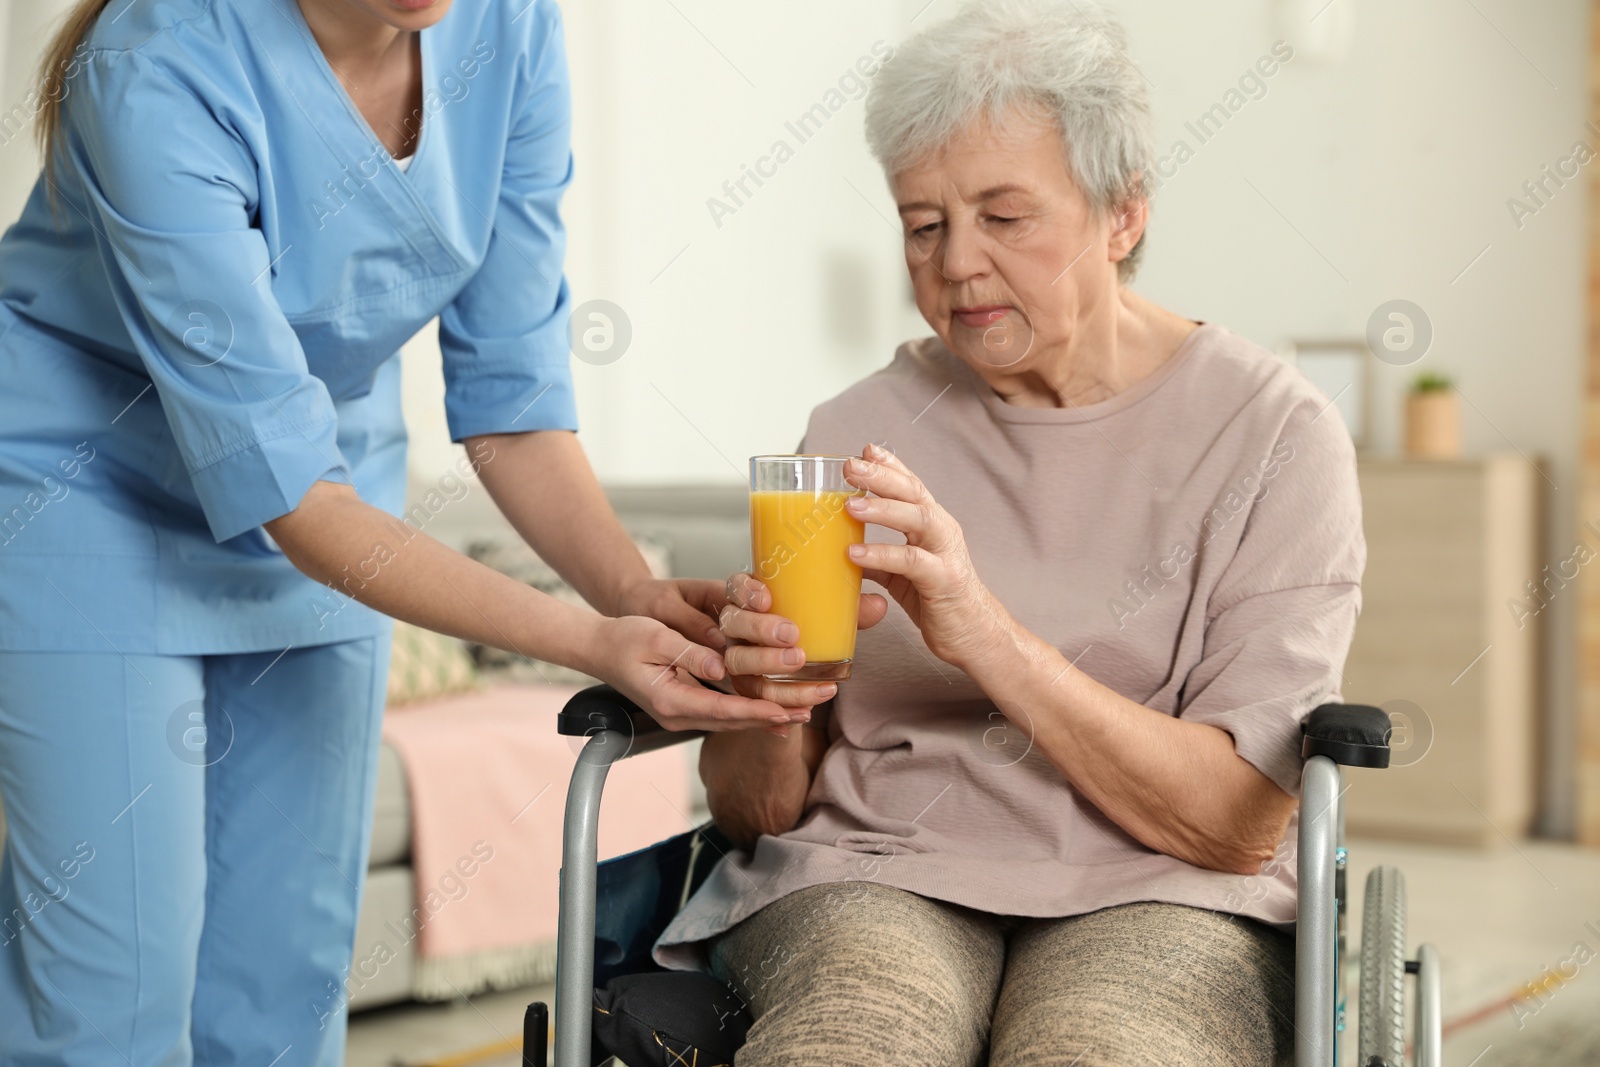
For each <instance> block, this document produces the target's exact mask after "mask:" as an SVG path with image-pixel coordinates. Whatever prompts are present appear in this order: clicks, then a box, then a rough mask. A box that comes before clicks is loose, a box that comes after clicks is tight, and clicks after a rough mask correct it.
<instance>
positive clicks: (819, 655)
mask: <svg viewBox="0 0 1600 1067" xmlns="http://www.w3.org/2000/svg"><path fill="white" fill-rule="evenodd" d="M858 495H861V494H859V493H846V492H836V491H827V490H823V491H816V492H813V491H811V490H758V491H756V492H753V493H751V494H750V551H751V554H752V558H753V560H754V563H753V567H754V572H755V576H756V577H757V578H759V579H760V580H761V582H762V584H764V585H765V586H766V587H767V588H768V589H769V590H771V591H772V612H773V614H776V615H782V616H783V617H784V618H786V619H789V620H790V621H792V622H793V623H794V624H795V625H796V626H798V627H800V647H801V648H803V649H804V650H805V653H806V666H807V667H809V666H810V665H811V664H814V663H849V662H850V659H851V657H852V656H854V655H855V649H856V610H857V605H858V604H859V602H860V599H861V568H860V567H858V566H856V565H855V564H854V563H852V562H851V561H850V557H849V555H848V554H847V549H848V546H850V545H853V544H860V543H861V540H862V537H863V535H864V528H863V526H862V523H861V520H859V519H857V518H855V517H854V516H852V515H851V514H850V513H849V512H848V511H846V510H845V506H844V502H845V501H846V500H848V499H849V498H850V497H852V496H858ZM845 676H847V675H841V677H845Z"/></svg>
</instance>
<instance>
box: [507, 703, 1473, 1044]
mask: <svg viewBox="0 0 1600 1067" xmlns="http://www.w3.org/2000/svg"><path fill="white" fill-rule="evenodd" d="M1304 729H1305V742H1304V746H1303V748H1302V753H1301V754H1302V756H1303V757H1304V758H1305V765H1304V769H1303V770H1302V771H1301V794H1300V828H1299V838H1298V842H1297V848H1296V857H1295V862H1296V869H1297V871H1298V877H1299V900H1298V908H1297V914H1296V924H1295V1054H1294V1062H1295V1067H1334V1065H1335V1063H1336V1059H1335V1057H1336V1054H1337V1049H1338V1035H1339V1033H1340V1032H1341V1031H1343V1030H1344V1028H1345V1027H1344V1015H1345V1011H1344V1000H1343V993H1342V991H1341V989H1340V986H1339V963H1340V956H1341V954H1342V952H1343V948H1344V940H1345V938H1344V914H1345V906H1346V902H1347V900H1348V897H1347V896H1346V888H1345V866H1346V860H1347V855H1346V852H1345V848H1344V808H1343V796H1344V788H1345V787H1343V786H1342V785H1341V781H1342V775H1341V773H1340V770H1339V767H1340V765H1341V764H1344V765H1349V766H1366V767H1387V766H1388V764H1389V749H1388V732H1389V719H1388V716H1387V714H1385V713H1384V712H1383V711H1381V710H1380V709H1378V708H1370V707H1363V706H1360V705H1344V704H1324V705H1322V706H1321V707H1319V708H1317V709H1316V710H1315V711H1313V712H1312V713H1311V716H1310V717H1309V718H1308V719H1307V722H1306V725H1305V727H1304ZM557 730H558V732H560V733H561V734H564V735H566V736H571V737H588V739H589V740H588V741H587V742H586V743H585V744H584V746H583V749H582V751H581V752H580V754H579V757H578V762H577V765H576V766H575V767H574V768H573V771H572V783H571V785H570V787H569V788H568V790H567V805H566V815H565V822H564V824H563V827H562V844H561V894H560V917H559V924H558V932H557V947H556V1002H555V1016H556V1018H555V1067H589V1063H590V1055H591V1049H590V1043H591V1040H592V1022H593V1008H592V1004H593V995H594V937H595V910H596V902H595V891H596V884H597V874H596V865H597V840H598V832H599V817H600V797H601V793H602V792H603V790H604V789H605V782H606V774H607V772H609V771H610V769H611V766H612V764H614V763H617V762H619V761H621V760H624V759H627V758H628V757H629V756H636V755H640V754H642V753H646V752H654V751H657V750H659V749H662V748H667V747H670V746H672V745H676V744H680V743H682V742H685V741H689V740H692V739H693V738H696V737H700V736H703V735H702V734H700V733H697V732H693V731H683V732H670V731H667V730H665V729H663V728H662V727H661V725H660V724H659V723H657V722H656V721H655V720H654V719H652V718H650V716H649V715H647V714H646V713H645V712H644V711H642V710H641V709H639V708H638V707H637V706H636V705H634V704H633V703H632V702H631V701H629V700H628V699H627V698H626V697H623V696H622V695H621V694H620V693H618V692H617V691H616V690H614V689H612V688H611V687H610V686H595V687H592V688H589V689H585V690H584V691H583V692H581V693H578V694H577V695H576V696H574V697H573V698H572V699H571V700H570V701H569V702H568V703H567V705H566V707H565V708H564V709H563V710H562V712H561V714H560V716H559V717H558V723H557ZM1406 971H1407V973H1409V974H1414V975H1416V977H1417V984H1416V991H1415V1015H1414V1021H1413V1034H1414V1042H1413V1054H1412V1064H1413V1065H1414V1067H1440V1065H1441V1056H1442V1048H1441V1045H1442V1035H1441V1026H1442V1018H1441V1013H1440V1001H1439V983H1440V972H1439V956H1438V953H1437V952H1436V951H1435V950H1434V948H1433V946H1432V945H1427V944H1424V945H1421V946H1419V947H1418V950H1417V959H1415V960H1408V961H1406ZM548 1026H549V1016H548V1013H547V1010H546V1008H545V1006H544V1005H543V1004H542V1003H535V1004H531V1005H529V1007H528V1011H527V1014H526V1016H525V1018H524V1024H523V1056H522V1062H523V1065H524V1067H545V1064H546V1053H547V1047H546V1040H547V1036H548ZM1360 1067H1403V1065H1401V1064H1387V1063H1384V1062H1383V1061H1381V1060H1379V1059H1378V1058H1377V1057H1373V1058H1372V1060H1370V1061H1369V1062H1368V1063H1366V1064H1362V1065H1360Z"/></svg>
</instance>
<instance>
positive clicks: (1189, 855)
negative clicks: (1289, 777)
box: [955, 620, 1295, 874]
mask: <svg viewBox="0 0 1600 1067" xmlns="http://www.w3.org/2000/svg"><path fill="white" fill-rule="evenodd" d="M955 665H956V666H958V667H960V668H961V669H962V670H963V671H965V672H966V673H967V674H968V675H969V676H970V677H971V678H972V679H973V680H974V681H975V682H977V683H978V684H979V685H980V686H981V687H982V688H983V690H984V692H986V693H988V694H989V696H990V698H991V699H993V700H994V702H995V704H996V705H997V706H998V707H999V708H1000V709H1001V710H1002V711H1005V712H1007V715H1008V716H1009V717H1012V718H1013V719H1015V720H1016V721H1018V722H1019V724H1026V725H1027V726H1031V729H1032V732H1033V738H1034V743H1035V744H1037V745H1038V746H1039V749H1040V750H1041V751H1042V752H1043V753H1044V754H1045V756H1047V757H1048V758H1049V760H1050V762H1051V763H1053V764H1055V766H1056V768H1057V769H1059V770H1060V771H1061V773H1062V774H1063V775H1064V776H1065V777H1066V779H1067V781H1069V782H1071V783H1072V786H1073V788H1074V789H1076V790H1077V791H1078V792H1079V793H1081V794H1082V795H1083V796H1084V797H1085V798H1086V799H1087V800H1089V802H1090V803H1092V804H1094V806H1095V807H1097V808H1099V809H1100V810H1101V811H1103V812H1104V813H1105V814H1106V815H1107V816H1108V817H1109V818H1110V819H1111V820H1112V821H1114V822H1115V823H1116V824H1117V825H1118V826H1121V827H1122V828H1123V829H1124V830H1126V831H1127V832H1128V833H1129V834H1130V835H1131V836H1133V837H1134V838H1136V839H1138V840H1139V841H1140V842H1142V843H1144V844H1145V845H1148V846H1149V847H1151V848H1153V849H1156V850H1157V851H1159V852H1164V853H1166V854H1167V855H1170V856H1176V857H1178V858H1179V859H1181V860H1186V861H1188V862H1189V863H1193V864H1195V865H1196V866H1198V867H1207V868H1210V869H1211V870H1217V871H1232V872H1234V873H1236V874H1254V873H1255V872H1256V871H1257V870H1259V869H1260V867H1261V865H1262V864H1263V863H1265V862H1266V861H1267V860H1268V859H1270V858H1271V857H1272V854H1273V850H1274V849H1275V848H1276V847H1277V845H1278V842H1279V841H1280V840H1282V838H1283V833H1284V829H1285V827H1286V826H1287V824H1288V821H1289V816H1290V814H1291V813H1292V812H1293V811H1294V807H1295V799H1294V798H1293V797H1291V796H1289V794H1287V793H1285V792H1284V791H1283V790H1282V789H1280V788H1278V786H1277V785H1276V784H1275V783H1274V782H1273V781H1272V779H1270V778H1268V777H1267V776H1266V775H1265V774H1262V773H1261V772H1260V771H1259V770H1257V769H1256V768H1255V767H1254V766H1252V765H1251V764H1250V763H1249V762H1247V761H1246V760H1245V759H1244V758H1243V757H1241V756H1240V755H1239V754H1238V753H1237V752H1236V751H1235V750H1234V742H1233V738H1232V737H1230V736H1229V735H1228V733H1227V732H1226V731H1224V730H1222V729H1220V728H1219V727H1216V726H1212V725H1210V724H1208V723H1199V722H1190V721H1188V720H1186V719H1181V718H1174V717H1173V716H1171V715H1165V714H1162V713H1161V712H1159V711H1153V710H1151V709H1150V708H1147V707H1145V706H1144V705H1142V704H1137V703H1135V702H1134V701H1132V700H1129V699H1128V698H1127V697H1125V696H1123V695H1122V694H1120V693H1118V692H1116V691H1114V690H1112V689H1110V688H1107V687H1106V686H1104V685H1101V684H1100V683H1099V682H1097V681H1095V680H1094V679H1093V678H1090V677H1089V676H1088V675H1086V674H1084V673H1083V672H1082V671H1079V670H1075V669H1073V667H1072V665H1071V664H1070V663H1069V662H1068V661H1067V659H1066V657H1065V656H1063V655H1062V654H1061V653H1060V652H1058V651H1057V650H1056V649H1054V648H1052V647H1050V645H1048V644H1046V643H1045V642H1044V641H1042V640H1041V639H1039V638H1038V637H1036V636H1035V635H1033V634H1032V633H1030V632H1028V631H1027V630H1026V629H1024V628H1023V627H1022V626H1020V625H1018V624H1017V623H1016V622H1015V620H1012V621H1011V623H1010V625H1009V626H1006V627H1004V628H1002V629H1000V630H998V631H997V632H996V640H995V642H994V643H993V644H992V645H990V646H989V647H988V648H987V649H986V650H984V651H983V652H981V653H977V654H974V655H973V656H972V657H971V658H966V657H963V658H962V659H961V660H959V661H957V662H956V663H955ZM1019 709H1027V714H1026V715H1023V714H1020V713H1019Z"/></svg>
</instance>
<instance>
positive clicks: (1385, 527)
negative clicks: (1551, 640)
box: [1344, 453, 1579, 846]
mask: <svg viewBox="0 0 1600 1067" xmlns="http://www.w3.org/2000/svg"><path fill="white" fill-rule="evenodd" d="M1360 477H1361V496H1362V507H1363V512H1364V523H1365V528H1366V536H1367V570H1366V577H1365V579H1364V580H1363V582H1362V599H1363V606H1362V610H1361V618H1360V620H1359V622H1358V623H1357V624H1356V633H1355V640H1354V642H1353V644H1352V646H1351V649H1350V658H1349V660H1348V661H1347V663H1346V665H1345V680H1346V685H1345V688H1344V699H1345V700H1346V701H1348V702H1350V703H1357V704H1376V705H1379V706H1381V707H1384V708H1385V709H1386V710H1388V711H1390V712H1391V714H1396V717H1397V722H1396V726H1397V735H1396V738H1395V742H1396V745H1395V764H1396V765H1395V766H1391V767H1390V768H1388V769H1386V770H1382V771H1373V770H1358V769H1353V768H1345V774H1346V780H1347V781H1348V782H1349V783H1350V785H1351V788H1350V790H1349V792H1347V793H1346V794H1345V800H1346V809H1345V819H1346V824H1347V828H1348V830H1349V832H1350V833H1351V834H1355V835H1366V836H1371V837H1387V838H1399V839H1405V840H1413V841H1429V842H1439V843H1448V844H1458V845H1480V846H1495V845H1499V844H1503V843H1504V842H1505V841H1506V839H1507V838H1510V839H1513V840H1514V839H1516V838H1519V837H1522V836H1524V835H1526V834H1527V832H1528V830H1529V828H1530V825H1531V822H1532V819H1533V817H1534V811H1535V803H1536V772H1535V753H1536V749H1537V745H1536V740H1537V731H1538V719H1539V716H1538V714H1537V709H1538V706H1539V696H1540V694H1539V674H1540V640H1539V635H1540V632H1541V630H1542V623H1543V620H1544V619H1545V618H1547V617H1548V614H1549V610H1550V609H1549V607H1548V605H1549V604H1551V603H1553V602H1554V600H1555V599H1557V598H1560V597H1563V596H1566V597H1575V596H1577V593H1578V589H1577V584H1576V582H1574V581H1573V580H1572V578H1571V575H1572V574H1575V573H1576V570H1575V568H1576V567H1577V566H1578V565H1579V561H1578V560H1573V561H1572V562H1570V563H1567V564H1566V566H1565V567H1564V568H1563V567H1562V563H1563V561H1559V560H1558V561H1554V562H1551V563H1550V566H1549V567H1548V569H1545V567H1544V564H1545V562H1546V561H1544V560H1542V559H1541V558H1540V551H1539V545H1540V532H1541V518H1540V517H1541V514H1542V508H1543V499H1544V492H1543V487H1544V485H1545V481H1544V477H1543V475H1542V474H1541V473H1540V471H1539V470H1538V469H1536V468H1535V467H1534V465H1533V464H1532V463H1530V462H1529V461H1528V460H1526V459H1524V458H1523V457H1522V456H1521V455H1518V454H1515V453H1511V454H1506V455H1493V456H1488V457H1483V458H1477V459H1463V460H1404V459H1377V458H1372V459H1366V458H1364V459H1362V460H1361V461H1360ZM1563 569H1565V570H1566V571H1567V572H1568V576H1567V577H1563V576H1562V574H1561V571H1562V570H1563ZM1530 582H1531V583H1532V588H1533V591H1536V592H1537V594H1538V595H1537V596H1534V595H1532V593H1530V589H1529V586H1528V583H1530ZM1406 719H1411V720H1413V721H1411V722H1409V723H1408V722H1407V721H1406Z"/></svg>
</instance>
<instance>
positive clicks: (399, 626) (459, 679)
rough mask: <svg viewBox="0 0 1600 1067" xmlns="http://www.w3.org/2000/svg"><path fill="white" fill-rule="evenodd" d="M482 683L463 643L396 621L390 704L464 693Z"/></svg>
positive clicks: (391, 666) (390, 658) (390, 679)
mask: <svg viewBox="0 0 1600 1067" xmlns="http://www.w3.org/2000/svg"><path fill="white" fill-rule="evenodd" d="M480 684H482V683H481V682H480V680H479V678H478V668H477V665H476V664H475V663H473V661H472V653H471V652H469V651H468V650H467V646H466V643H465V642H462V641H459V640H457V639H456V638H454V637H451V636H449V635H448V634H439V633H434V632H433V631H432V630H425V629H423V628H422V627H420V626H412V625H411V624H410V623H406V622H400V621H398V620H396V621H395V624H394V645H393V646H392V648H391V651H390V655H389V692H388V702H389V705H390V706H391V707H392V706H395V705H398V704H411V703H414V702H416V701H418V700H431V699H432V698H434V697H441V696H448V695H449V694H451V693H465V692H469V691H471V690H473V689H476V688H478V686H479V685H480Z"/></svg>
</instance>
